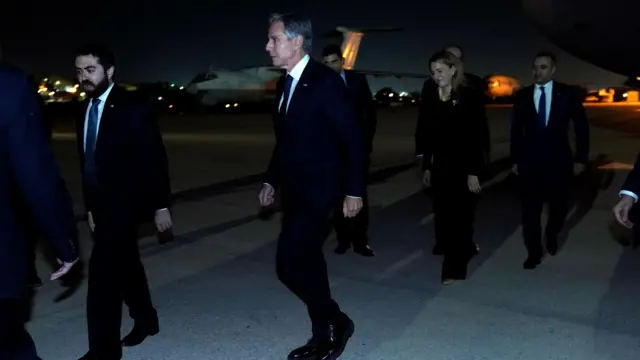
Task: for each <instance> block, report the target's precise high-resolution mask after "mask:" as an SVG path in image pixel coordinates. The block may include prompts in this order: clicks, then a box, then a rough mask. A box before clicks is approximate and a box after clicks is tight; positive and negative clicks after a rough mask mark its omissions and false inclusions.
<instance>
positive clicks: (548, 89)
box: [533, 80, 553, 126]
mask: <svg viewBox="0 0 640 360" xmlns="http://www.w3.org/2000/svg"><path fill="white" fill-rule="evenodd" d="M541 87H543V88H544V95H545V97H546V102H547V105H546V110H547V111H546V112H545V115H546V119H545V123H544V125H545V126H547V125H549V114H551V98H552V97H553V80H551V81H549V82H547V83H546V84H544V85H538V84H536V85H535V89H534V90H533V104H534V105H535V106H536V111H539V109H538V106H539V105H540V96H542V90H541V89H540V88H541Z"/></svg>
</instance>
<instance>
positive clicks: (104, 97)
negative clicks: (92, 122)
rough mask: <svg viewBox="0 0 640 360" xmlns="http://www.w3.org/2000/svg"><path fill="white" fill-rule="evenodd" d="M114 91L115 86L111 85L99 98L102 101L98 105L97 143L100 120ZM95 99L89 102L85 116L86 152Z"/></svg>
mask: <svg viewBox="0 0 640 360" xmlns="http://www.w3.org/2000/svg"><path fill="white" fill-rule="evenodd" d="M112 89H113V84H111V85H109V87H108V88H107V90H106V91H105V92H104V93H102V95H100V96H98V100H100V104H98V121H97V122H98V123H97V124H96V142H97V141H98V134H99V133H100V120H102V112H103V111H104V104H105V103H106V102H107V98H108V97H109V94H110V93H111V90H112ZM93 101H94V100H93V99H91V100H89V106H87V111H86V112H85V114H84V141H83V142H82V143H83V144H84V150H85V151H86V150H87V130H88V128H89V112H90V111H91V108H92V107H93Z"/></svg>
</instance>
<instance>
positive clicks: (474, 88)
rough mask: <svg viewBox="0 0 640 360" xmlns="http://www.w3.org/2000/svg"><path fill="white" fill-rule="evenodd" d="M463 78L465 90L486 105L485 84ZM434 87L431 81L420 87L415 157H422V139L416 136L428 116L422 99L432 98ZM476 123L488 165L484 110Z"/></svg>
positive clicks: (470, 77)
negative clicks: (477, 123) (420, 100)
mask: <svg viewBox="0 0 640 360" xmlns="http://www.w3.org/2000/svg"><path fill="white" fill-rule="evenodd" d="M464 76H465V88H466V89H467V90H470V91H471V92H473V93H475V98H476V99H478V100H479V101H481V102H482V103H483V104H486V103H487V101H488V100H487V99H488V98H487V95H486V90H487V86H486V82H485V81H484V80H482V79H481V78H480V77H478V76H476V75H473V74H469V73H465V74H464ZM436 87H437V85H436V83H435V82H434V81H433V79H427V80H425V82H424V84H423V85H422V93H421V95H420V97H421V98H422V99H423V101H422V102H421V103H420V106H419V108H418V122H417V124H416V135H415V136H416V137H415V144H416V156H421V155H423V153H422V152H421V150H420V149H421V148H422V147H423V146H424V145H423V144H422V141H423V139H424V137H421V136H418V134H421V133H423V131H424V130H423V129H422V127H423V126H424V124H425V123H426V122H427V117H428V114H429V109H428V106H429V104H428V102H426V101H424V99H426V98H428V97H433V92H434V91H436ZM477 121H479V122H480V127H479V128H478V131H479V134H480V135H479V136H480V138H481V141H482V148H483V153H484V157H485V162H487V163H488V162H489V161H490V159H491V158H490V155H491V133H490V130H489V119H488V118H487V113H486V110H485V109H484V108H483V111H482V114H481V115H480V116H479V117H478V120H477ZM474 126H475V125H474Z"/></svg>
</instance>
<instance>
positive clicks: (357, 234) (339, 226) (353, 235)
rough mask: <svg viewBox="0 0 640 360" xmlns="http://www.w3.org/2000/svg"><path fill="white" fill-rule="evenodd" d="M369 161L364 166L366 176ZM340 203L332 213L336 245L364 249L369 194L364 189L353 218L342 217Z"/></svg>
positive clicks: (366, 243)
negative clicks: (357, 211) (358, 207)
mask: <svg viewBox="0 0 640 360" xmlns="http://www.w3.org/2000/svg"><path fill="white" fill-rule="evenodd" d="M369 164H370V160H369V159H367V162H366V165H365V171H366V174H365V175H366V176H365V179H366V178H367V177H368V174H369ZM342 206H343V204H342V202H340V203H338V204H336V207H335V210H334V212H333V228H334V230H335V232H336V238H337V239H338V243H339V244H340V245H342V246H345V247H349V246H351V245H353V246H354V247H361V248H362V247H366V246H367V245H368V244H369V236H368V235H367V229H368V228H369V194H368V192H367V189H366V187H365V191H364V195H363V196H362V210H360V212H359V213H358V215H356V216H355V217H353V218H348V217H345V216H344V212H343V209H342Z"/></svg>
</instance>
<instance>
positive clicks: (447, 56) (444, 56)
mask: <svg viewBox="0 0 640 360" xmlns="http://www.w3.org/2000/svg"><path fill="white" fill-rule="evenodd" d="M436 62H439V63H442V64H444V65H447V66H448V67H455V69H456V72H455V73H454V74H453V78H452V79H451V90H452V91H457V90H458V89H459V88H460V87H461V86H464V85H465V79H464V78H465V76H464V64H463V63H462V60H460V59H459V58H458V57H457V56H455V55H453V54H452V53H450V52H448V51H439V52H437V53H435V54H433V56H431V59H430V60H429V68H431V64H433V63H436Z"/></svg>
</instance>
